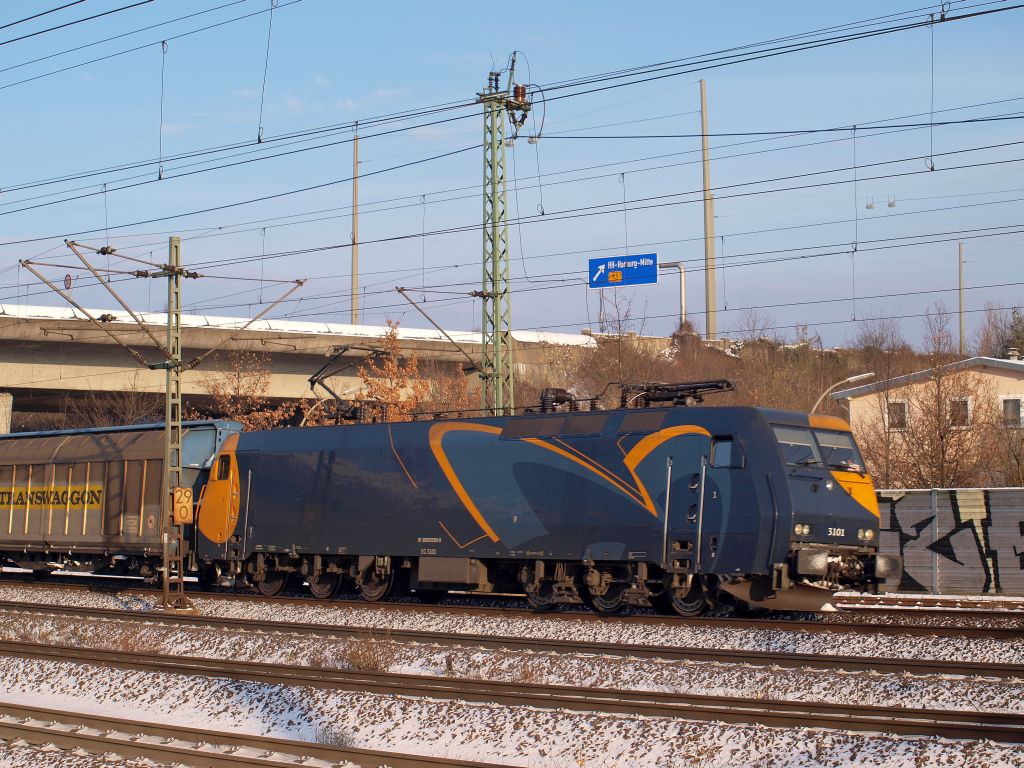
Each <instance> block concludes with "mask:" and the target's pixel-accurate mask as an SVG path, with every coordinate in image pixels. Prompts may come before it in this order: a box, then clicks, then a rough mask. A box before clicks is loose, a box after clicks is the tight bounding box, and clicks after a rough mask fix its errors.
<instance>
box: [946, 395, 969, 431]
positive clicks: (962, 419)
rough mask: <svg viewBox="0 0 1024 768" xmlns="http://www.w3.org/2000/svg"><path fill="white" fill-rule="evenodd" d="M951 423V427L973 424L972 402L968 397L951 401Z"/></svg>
mask: <svg viewBox="0 0 1024 768" xmlns="http://www.w3.org/2000/svg"><path fill="white" fill-rule="evenodd" d="M949 425H950V426H951V427H969V426H970V425H971V403H970V401H969V400H968V399H967V398H963V397H961V398H957V399H956V400H950V401H949Z"/></svg>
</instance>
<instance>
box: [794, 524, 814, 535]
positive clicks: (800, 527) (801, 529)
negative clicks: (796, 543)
mask: <svg viewBox="0 0 1024 768" xmlns="http://www.w3.org/2000/svg"><path fill="white" fill-rule="evenodd" d="M793 532H794V533H795V534H796V535H797V536H807V535H808V534H810V532H811V526H809V525H807V524H806V523H797V524H796V526H795V527H794V528H793Z"/></svg>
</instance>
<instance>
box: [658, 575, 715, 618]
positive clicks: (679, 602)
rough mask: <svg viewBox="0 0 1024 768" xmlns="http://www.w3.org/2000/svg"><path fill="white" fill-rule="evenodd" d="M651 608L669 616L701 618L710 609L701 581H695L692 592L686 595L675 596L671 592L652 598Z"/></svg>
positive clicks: (691, 588) (691, 587)
mask: <svg viewBox="0 0 1024 768" xmlns="http://www.w3.org/2000/svg"><path fill="white" fill-rule="evenodd" d="M651 606H652V607H653V608H654V610H656V611H657V612H658V613H662V614H666V615H669V616H671V615H672V614H677V615H679V616H700V615H701V614H703V613H705V612H706V611H707V609H708V604H707V601H706V600H705V599H704V588H703V586H701V583H700V580H699V579H694V580H693V584H692V585H690V591H689V592H687V593H686V594H685V595H678V594H675V593H674V592H672V591H671V590H665V591H664V592H662V593H661V594H660V595H655V596H654V597H652V598H651Z"/></svg>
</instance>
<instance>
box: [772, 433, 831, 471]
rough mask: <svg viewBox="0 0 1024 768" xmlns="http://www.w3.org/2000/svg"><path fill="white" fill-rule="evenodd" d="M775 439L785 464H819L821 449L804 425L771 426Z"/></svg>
mask: <svg viewBox="0 0 1024 768" xmlns="http://www.w3.org/2000/svg"><path fill="white" fill-rule="evenodd" d="M772 429H773V430H775V439H776V440H778V441H779V447H780V448H782V457H783V458H784V459H785V460H786V463H787V464H796V465H805V464H821V451H819V450H818V445H817V443H815V442H814V437H813V436H812V435H811V430H809V429H807V428H806V427H784V426H782V425H781V424H775V425H773V426H772Z"/></svg>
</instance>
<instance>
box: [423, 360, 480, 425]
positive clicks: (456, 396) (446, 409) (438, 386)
mask: <svg viewBox="0 0 1024 768" xmlns="http://www.w3.org/2000/svg"><path fill="white" fill-rule="evenodd" d="M419 369H420V373H421V375H422V376H423V378H424V379H425V380H426V381H427V383H428V389H427V392H426V395H425V399H424V403H423V404H422V408H423V409H424V410H427V411H436V412H438V413H453V412H454V413H461V412H463V411H470V412H472V411H475V410H477V409H479V408H480V398H479V395H474V393H471V392H470V389H469V379H468V378H467V374H466V373H465V372H463V370H462V365H461V364H460V363H448V362H443V361H439V360H427V361H424V362H422V363H420V364H419Z"/></svg>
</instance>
